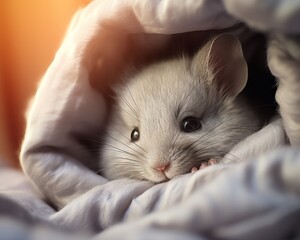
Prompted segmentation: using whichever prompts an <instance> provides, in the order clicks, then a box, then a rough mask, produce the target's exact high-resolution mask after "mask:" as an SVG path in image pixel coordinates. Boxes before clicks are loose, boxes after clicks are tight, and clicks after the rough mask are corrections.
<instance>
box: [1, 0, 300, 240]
mask: <svg viewBox="0 0 300 240" xmlns="http://www.w3.org/2000/svg"><path fill="white" fill-rule="evenodd" d="M299 11H300V2H298V1H268V2H265V1H264V2H262V1H254V0H253V1H251V0H250V1H247V2H246V1H237V0H229V1H225V0H224V1H211V0H207V1H205V0H202V1H169V0H161V1H150V0H149V1H147V0H145V1H134V0H127V1H117V0H111V1H108V0H107V1H106V0H102V1H101V0H95V1H93V2H91V3H90V4H89V5H88V6H87V7H85V8H84V9H82V10H81V11H79V12H78V13H77V14H76V15H75V17H74V19H73V21H72V23H71V25H70V27H69V30H68V32H67V35H66V37H65V40H64V41H63V43H62V45H61V47H60V49H59V50H58V52H57V54H56V56H55V59H54V60H53V62H52V64H51V65H50V66H49V69H48V70H47V72H46V73H45V76H44V77H43V79H42V81H41V83H40V86H39V88H38V91H37V94H36V96H35V99H34V101H33V103H32V106H31V109H30V111H29V112H28V117H27V129H26V134H25V138H24V142H23V145H22V150H21V155H20V156H21V164H22V168H23V170H24V172H25V174H26V175H27V176H28V177H29V180H30V183H29V181H28V180H26V178H25V177H24V175H22V174H21V173H16V172H14V171H12V170H10V169H8V168H1V181H0V182H1V183H7V182H8V184H6V186H2V185H5V184H1V188H0V192H1V198H0V203H1V204H0V206H1V222H2V223H3V224H2V225H1V228H0V233H1V234H0V239H1V237H2V236H4V237H5V236H18V237H20V239H22V238H21V237H24V239H28V238H29V239H38V238H39V236H41V234H48V235H49V238H50V237H53V236H54V235H55V236H57V237H56V238H59V237H60V238H62V239H65V238H66V237H70V238H71V237H72V239H74V235H75V236H76V238H79V239H80V238H83V239H86V238H88V237H95V239H97V238H108V239H120V238H122V239H132V238H146V239H154V238H158V237H159V238H165V239H196V238H197V239H199V238H200V239H201V237H202V238H203V239H207V238H213V239H224V238H227V239H254V238H255V239H266V238H269V239H292V238H293V237H296V236H298V237H299V236H300V233H299V230H298V228H297V227H298V225H299V224H298V223H299V218H300V204H299V202H300V201H299V198H300V197H299V192H300V184H299V183H300V181H299V180H300V179H299V172H300V151H299V148H298V147H299V143H300V123H299V122H300V116H299V114H300V111H299V110H298V106H299V102H300V97H299V95H298V93H299V90H300V82H299V79H300V78H299V77H300V72H299V69H300V68H299V61H300V47H299V46H300V44H299V41H298V38H297V35H298V34H299V32H300V28H299V27H298V25H297V24H298V22H299V18H300V12H299ZM241 22H243V23H245V24H247V25H249V26H251V27H253V28H255V29H258V30H260V31H264V32H266V33H268V34H267V37H268V39H269V44H268V65H269V67H270V69H271V71H272V73H273V74H274V75H275V76H276V77H277V78H278V90H277V94H276V99H277V102H278V103H279V109H280V116H281V117H279V118H278V119H274V120H272V121H271V122H270V123H269V124H268V125H266V126H265V127H264V128H263V129H262V130H260V131H259V132H257V133H255V134H253V135H252V136H250V137H248V138H247V139H245V140H244V141H242V142H240V143H239V144H238V145H237V146H235V147H234V148H233V149H232V151H231V152H230V153H229V154H231V156H232V155H234V156H237V157H238V159H241V160H243V161H241V162H234V161H227V162H226V161H224V162H223V163H222V164H219V165H216V166H212V167H209V168H207V169H204V170H201V171H199V172H197V173H195V174H186V175H183V176H179V177H177V178H175V179H173V180H171V181H170V182H167V183H162V184H158V185H152V184H151V183H148V182H138V181H135V180H128V179H121V180H117V181H111V182H108V181H107V180H106V179H105V178H103V177H101V176H99V175H97V174H96V173H95V171H93V166H94V165H95V164H94V163H95V158H94V157H93V155H92V154H91V153H90V152H89V151H88V150H87V148H85V147H84V144H83V143H82V142H81V141H79V139H81V138H82V137H91V136H94V135H95V133H101V130H103V127H104V123H105V117H106V114H107V106H108V105H107V104H106V102H105V100H104V97H103V94H104V92H105V91H104V90H103V89H105V85H107V84H108V85H110V84H112V83H113V81H115V80H116V79H118V74H111V72H118V70H121V69H122V67H123V66H124V65H125V63H128V62H134V61H135V60H136V59H141V58H143V57H144V56H148V55H149V54H150V53H151V54H152V53H157V52H160V51H161V50H162V49H165V48H166V46H167V45H168V44H169V37H168V34H173V33H183V32H189V31H196V30H212V29H224V28H230V27H232V26H234V25H236V24H239V23H241ZM147 33H148V34H149V33H159V34H162V35H157V36H156V37H153V35H148V34H147ZM237 34H238V36H239V37H240V39H241V40H243V38H244V37H245V35H244V33H243V32H241V33H237ZM244 47H245V49H251V46H250V44H249V45H248V43H247V41H245V42H244ZM111 70H113V71H111ZM95 79H97V81H98V86H100V90H99V88H98V89H97V90H96V87H94V84H93V83H94V81H95ZM99 81H100V84H99ZM101 88H103V89H102V94H101ZM288 142H290V143H291V145H293V146H294V148H293V149H292V148H286V149H282V150H277V151H272V152H271V153H268V154H267V152H269V151H271V150H274V149H276V148H279V147H280V146H282V145H284V144H287V143H288ZM228 158H229V157H228ZM228 158H225V159H228ZM9 179H14V181H11V180H9ZM18 180H19V182H18ZM10 181H11V182H10ZM16 181H17V182H16ZM31 183H32V184H33V185H34V186H35V188H36V189H34V188H32V186H31ZM2 226H5V227H2ZM28 226H30V228H28ZM58 231H59V232H58ZM74 231H78V232H79V233H77V232H74ZM9 234H10V235H9ZM96 234H97V235H96ZM26 237H28V238H26Z"/></svg>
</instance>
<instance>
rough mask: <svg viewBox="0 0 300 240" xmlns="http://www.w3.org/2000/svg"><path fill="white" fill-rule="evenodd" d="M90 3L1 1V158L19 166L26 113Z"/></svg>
mask: <svg viewBox="0 0 300 240" xmlns="http://www.w3.org/2000/svg"><path fill="white" fill-rule="evenodd" d="M88 2H89V1H88V0H63V1H61V0H51V1H49V0H9V1H6V0H4V1H0V53H1V54H0V156H4V157H5V158H9V159H12V160H13V161H15V162H17V159H16V156H17V151H18V148H19V145H20V141H21V139H22V136H23V133H24V111H25V108H26V106H27V102H28V99H29V98H30V96H32V95H33V94H34V92H35V89H36V85H37V82H38V81H39V79H40V78H41V77H42V75H43V73H44V72H45V70H46V69H47V66H48V65H49V64H50V63H51V60H52V59H53V57H54V54H55V52H56V50H57V48H58V47H59V45H60V42H61V40H62V38H63V36H64V32H65V30H66V28H67V26H68V23H69V22H70V19H71V17H72V15H73V14H74V12H75V11H76V10H77V9H79V8H80V7H82V6H84V5H85V4H87V3H88Z"/></svg>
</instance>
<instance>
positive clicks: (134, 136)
mask: <svg viewBox="0 0 300 240" xmlns="http://www.w3.org/2000/svg"><path fill="white" fill-rule="evenodd" d="M130 139H131V141H132V142H136V141H138V140H139V139H140V130H139V129H138V128H134V129H133V130H132V132H131V135H130Z"/></svg>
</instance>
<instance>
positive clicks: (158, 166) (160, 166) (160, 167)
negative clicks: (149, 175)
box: [152, 162, 170, 172]
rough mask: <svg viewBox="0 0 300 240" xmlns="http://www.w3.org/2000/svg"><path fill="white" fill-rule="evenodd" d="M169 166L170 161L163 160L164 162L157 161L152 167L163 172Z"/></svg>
mask: <svg viewBox="0 0 300 240" xmlns="http://www.w3.org/2000/svg"><path fill="white" fill-rule="evenodd" d="M169 166H170V162H164V163H157V164H155V165H153V166H152V167H153V168H154V169H155V170H157V171H159V172H164V171H166V170H167V169H168V168H169Z"/></svg>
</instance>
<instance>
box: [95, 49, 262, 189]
mask: <svg viewBox="0 0 300 240" xmlns="http://www.w3.org/2000/svg"><path fill="white" fill-rule="evenodd" d="M199 54H200V55H201V50H200V51H199V52H198V53H197V58H198V60H197V61H199V59H202V60H200V61H202V62H197V63H195V58H196V56H195V57H194V58H188V57H180V58H176V59H171V60H165V61H162V62H158V63H155V64H152V65H150V66H148V67H146V68H145V69H143V70H141V71H140V72H137V73H136V74H135V75H134V76H133V77H130V79H126V83H125V84H124V85H122V86H119V88H118V90H117V96H118V99H117V104H116V107H115V109H114V112H113V114H112V118H111V123H110V124H109V126H108V129H107V131H108V133H107V136H106V139H105V143H104V145H103V148H102V150H101V154H100V159H99V163H100V168H101V169H102V174H103V175H104V176H105V177H107V178H108V179H116V178H123V177H128V178H135V179H140V180H149V181H152V182H156V183H157V182H162V181H166V180H168V179H171V178H173V177H175V176H177V175H180V174H185V173H188V172H190V171H191V169H192V167H199V166H200V164H201V162H202V161H207V160H209V159H210V158H214V159H217V160H220V159H222V157H223V156H224V155H225V154H226V153H228V152H229V151H230V149H232V147H233V146H234V145H235V144H236V143H238V142H239V141H241V140H242V139H244V138H245V137H247V136H248V135H250V134H251V133H253V132H254V131H257V130H258V129H259V128H260V121H259V120H258V119H259V118H258V116H256V112H255V111H254V110H253V109H252V108H251V107H250V106H249V105H248V104H247V103H246V101H245V99H243V97H242V96H240V95H241V94H240V95H238V97H235V96H234V97H230V96H228V95H225V94H224V93H223V92H222V91H220V90H218V87H217V86H216V85H214V84H213V81H214V80H213V78H214V75H213V74H212V73H211V71H209V70H207V69H206V70H205V68H204V67H203V66H207V67H209V66H208V65H207V61H206V60H205V59H206V57H205V56H203V57H200V58H199ZM202 54H206V53H205V52H203V53H202ZM195 64H200V65H198V66H202V67H200V68H199V69H200V70H199V69H198V68H197V67H195ZM197 69H198V70H197ZM187 116H195V117H198V118H200V119H201V123H202V129H200V130H197V131H195V132H191V133H185V132H182V131H181V129H180V123H181V120H182V119H183V118H185V117H187ZM135 127H139V129H140V139H139V141H137V142H131V141H130V135H131V131H132V130H133V129H134V128H135ZM168 161H169V162H170V167H169V168H168V169H167V170H166V171H165V172H160V171H157V170H155V169H154V167H153V166H155V165H156V164H160V163H164V162H165V163H166V162H168Z"/></svg>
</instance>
